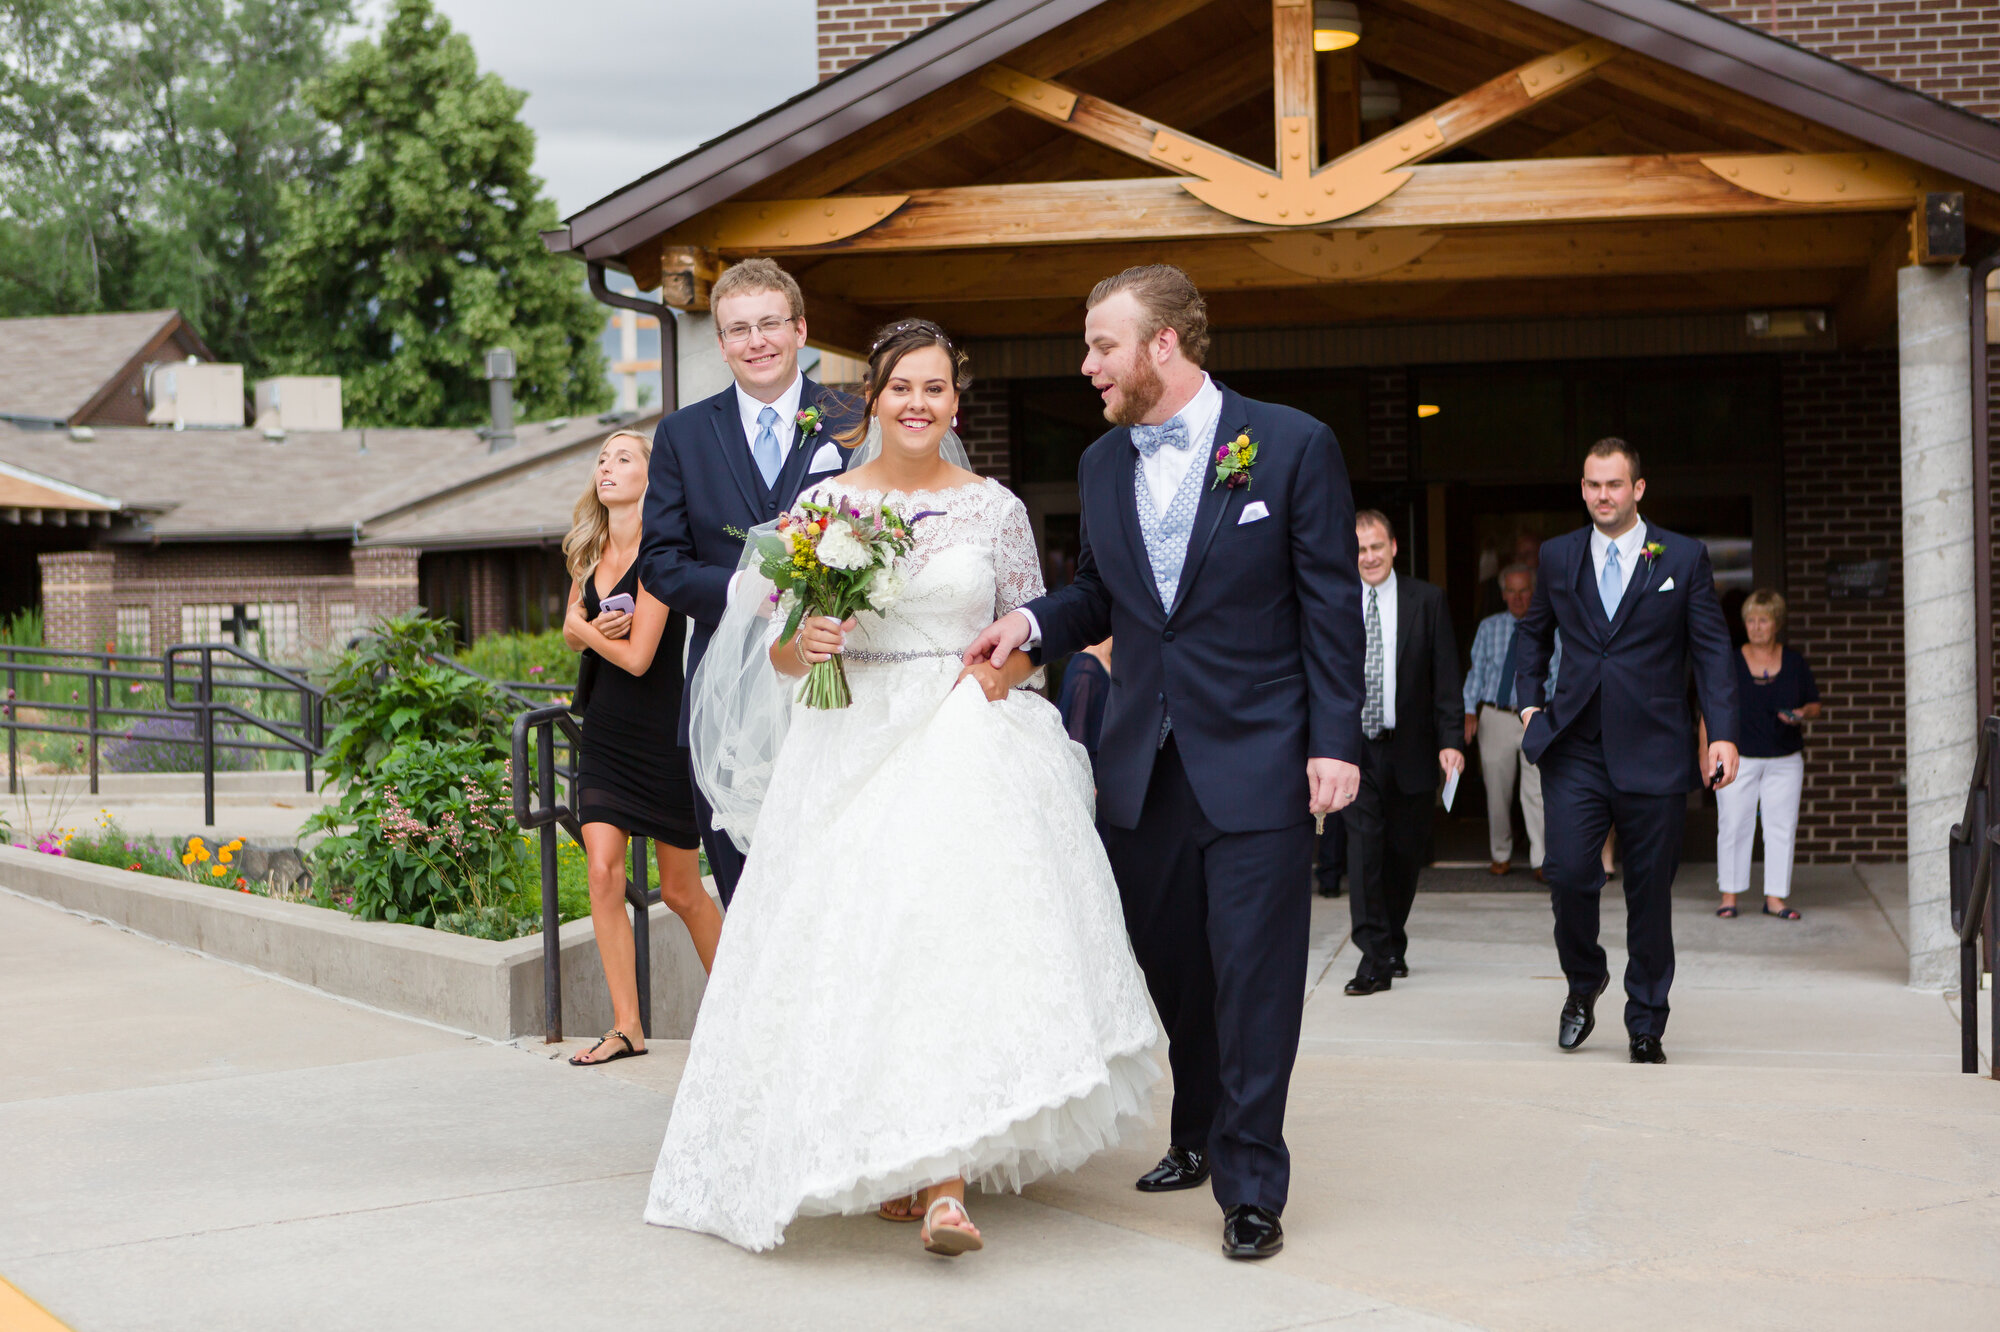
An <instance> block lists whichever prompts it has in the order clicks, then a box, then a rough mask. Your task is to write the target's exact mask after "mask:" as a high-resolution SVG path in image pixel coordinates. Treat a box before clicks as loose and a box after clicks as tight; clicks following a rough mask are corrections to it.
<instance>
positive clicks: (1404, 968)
mask: <svg viewBox="0 0 2000 1332" xmlns="http://www.w3.org/2000/svg"><path fill="white" fill-rule="evenodd" d="M1389 974H1390V975H1391V976H1394V977H1395V978H1396V979H1397V980H1403V979H1405V978H1406V977H1408V976H1409V974H1410V964H1409V963H1407V962H1405V961H1404V960H1403V959H1402V958H1400V957H1399V958H1397V959H1396V960H1395V961H1394V962H1391V963H1390V964H1389Z"/></svg>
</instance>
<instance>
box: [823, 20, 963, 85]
mask: <svg viewBox="0 0 2000 1332" xmlns="http://www.w3.org/2000/svg"><path fill="white" fill-rule="evenodd" d="M971 3H972V0H819V76H820V78H821V79H830V78H832V77H833V76H834V75H836V74H838V73H840V71H841V70H843V69H846V68H847V67H848V66H849V65H852V64H854V63H855V62H856V61H859V60H866V59H867V58H868V57H869V56H872V55H874V54H875V53H876V52H877V51H885V50H887V49H888V48H889V47H891V46H894V45H895V44H896V43H897V42H900V41H902V40H903V39H904V38H905V37H909V36H912V35H914V34H916V33H919V32H922V31H923V30H924V29H925V28H928V27H929V26H930V25H931V24H933V23H935V22H937V21H938V20H939V19H941V18H944V17H946V16H947V15H950V14H956V13H957V12H958V11H959V10H961V9H964V8H966V7H967V6H968V5H970V4H971Z"/></svg>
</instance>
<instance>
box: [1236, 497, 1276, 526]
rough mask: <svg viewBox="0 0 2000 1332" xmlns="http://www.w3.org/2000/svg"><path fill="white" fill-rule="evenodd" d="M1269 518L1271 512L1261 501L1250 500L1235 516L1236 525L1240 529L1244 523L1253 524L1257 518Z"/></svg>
mask: <svg viewBox="0 0 2000 1332" xmlns="http://www.w3.org/2000/svg"><path fill="white" fill-rule="evenodd" d="M1270 516H1271V511H1270V510H1269V509H1267V508H1265V507H1264V501H1263V500H1251V501H1250V502H1249V503H1248V504H1246V505H1244V506H1243V512H1242V513H1240V514H1238V515H1237V518H1236V525H1237V526H1238V527H1241V526H1243V524H1245V523H1254V522H1256V521H1257V520H1258V519H1259V518H1269V517H1270Z"/></svg>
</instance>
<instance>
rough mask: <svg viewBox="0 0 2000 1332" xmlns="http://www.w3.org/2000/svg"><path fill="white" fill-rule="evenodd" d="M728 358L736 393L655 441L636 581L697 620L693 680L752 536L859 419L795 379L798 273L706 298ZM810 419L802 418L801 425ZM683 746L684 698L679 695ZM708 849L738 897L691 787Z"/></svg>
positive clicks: (725, 889)
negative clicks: (747, 536)
mask: <svg viewBox="0 0 2000 1332" xmlns="http://www.w3.org/2000/svg"><path fill="white" fill-rule="evenodd" d="M709 309H710V310H711V311H712V312H713V313H714V316H715V331H716V337H717V339H718V340H719V341H720V342H721V345H722V359H723V361H724V362H725V363H727V365H728V366H729V373H730V376H731V378H733V379H734V380H735V383H733V384H731V385H730V386H729V387H728V388H726V389H724V390H722V392H720V393H718V394H716V395H715V396H714V397H712V398H708V399H706V400H704V401H702V402H698V403H695V404H694V405H693V406H692V407H683V408H682V409H681V410H679V411H677V412H675V413H673V415H671V416H668V417H667V418H665V419H664V420H662V421H661V422H660V425H659V428H658V429H657V430H655V431H654V432H653V463H652V468H651V470H650V471H649V473H648V476H647V483H646V511H645V537H644V544H643V545H642V546H641V547H640V554H639V559H640V568H639V574H640V577H641V579H643V580H644V582H645V584H646V590H647V591H648V592H651V593H652V594H653V595H654V596H656V597H658V598H659V599H660V600H661V601H664V602H665V603H666V604H667V605H668V606H669V607H671V608H672V609H674V610H676V611H679V612H680V613H681V614H683V615H685V616H687V617H688V619H689V620H690V621H692V622H693V626H694V632H693V633H692V634H690V635H689V636H688V654H687V678H688V680H689V681H692V680H693V679H694V672H695V667H697V666H699V665H700V664H701V658H702V654H703V653H704V652H706V651H707V650H708V640H709V639H710V638H711V637H712V636H713V635H714V633H715V628H716V626H717V625H718V624H720V623H721V622H722V612H723V610H724V608H725V607H726V606H727V605H728V603H729V586H730V580H731V579H732V578H733V577H734V576H735V573H736V565H737V561H738V558H739V557H740V556H741V555H742V553H743V542H742V540H741V539H740V538H738V537H734V536H731V535H730V534H729V530H728V529H730V528H732V527H733V528H735V529H736V530H737V531H739V532H741V531H748V530H749V529H750V528H752V527H755V526H756V525H757V524H758V523H764V522H769V521H771V520H772V519H774V518H776V517H777V516H778V515H779V514H780V513H782V512H784V511H785V510H786V509H789V508H790V507H791V506H792V502H793V501H794V500H795V499H797V498H798V496H799V493H800V492H801V491H804V490H806V489H807V488H809V487H810V486H811V485H812V484H813V483H814V482H816V481H818V480H820V479H821V478H822V477H824V476H827V475H828V474H830V473H833V472H839V471H842V470H844V469H845V468H846V466H847V451H846V450H845V449H842V448H840V447H839V446H838V445H836V444H834V443H833V439H834V437H835V436H836V435H838V434H840V433H841V432H843V431H845V430H846V429H847V428H848V427H849V426H851V425H852V424H853V422H854V419H855V416H856V415H857V412H858V409H857V408H856V407H855V405H854V404H853V403H851V402H849V401H848V400H847V399H846V398H843V397H842V396H841V395H840V394H838V393H834V392H832V391H831V390H829V389H827V388H825V387H823V386H821V385H819V384H815V383H814V382H813V381H812V380H810V379H807V378H806V377H805V376H804V375H803V374H801V373H800V372H799V351H800V349H801V348H803V347H804V346H805V345H806V302H805V296H804V295H803V293H801V292H800V291H799V284H798V283H797V282H795V281H793V279H792V275H791V274H789V273H787V272H785V270H784V269H782V268H780V267H778V266H777V265H776V264H774V263H772V262H771V261H770V260H769V259H747V260H745V261H744V262H742V263H740V264H737V265H735V266H734V267H732V268H730V269H729V270H728V271H727V272H725V273H724V274H723V275H722V276H721V277H720V278H718V279H717V280H716V283H715V286H714V288H713V289H712V290H711V292H710V295H709ZM802 418H803V419H802ZM680 743H681V748H682V749H683V750H685V749H686V748H687V743H688V695H687V694H686V693H683V694H682V696H681V723H680ZM694 800H695V811H696V813H697V814H698V815H699V817H700V821H701V840H702V845H703V846H705V847H706V848H707V849H708V864H709V868H710V869H711V870H713V871H714V873H715V885H716V887H717V889H718V890H720V892H721V894H722V904H723V905H724V906H728V905H729V899H730V898H731V897H733V896H734V895H735V893H736V880H737V879H738V878H739V877H740V876H741V875H742V873H743V853H742V852H741V851H739V850H738V849H737V848H736V844H735V843H734V842H731V841H730V840H729V835H728V834H727V833H724V832H722V831H720V830H719V829H717V828H716V827H715V819H714V815H713V812H712V811H711V810H710V809H709V805H708V801H707V800H706V799H705V798H704V797H703V796H702V793H701V789H700V788H699V787H696V788H695V793H694Z"/></svg>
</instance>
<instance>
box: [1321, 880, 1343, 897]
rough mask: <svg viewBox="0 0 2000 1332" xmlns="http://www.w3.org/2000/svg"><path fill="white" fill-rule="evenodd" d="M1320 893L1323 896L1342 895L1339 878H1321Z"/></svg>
mask: <svg viewBox="0 0 2000 1332" xmlns="http://www.w3.org/2000/svg"><path fill="white" fill-rule="evenodd" d="M1319 895H1320V896H1321V897H1339V896H1340V880H1339V879H1330V880H1329V879H1321V880H1320V881H1319Z"/></svg>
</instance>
